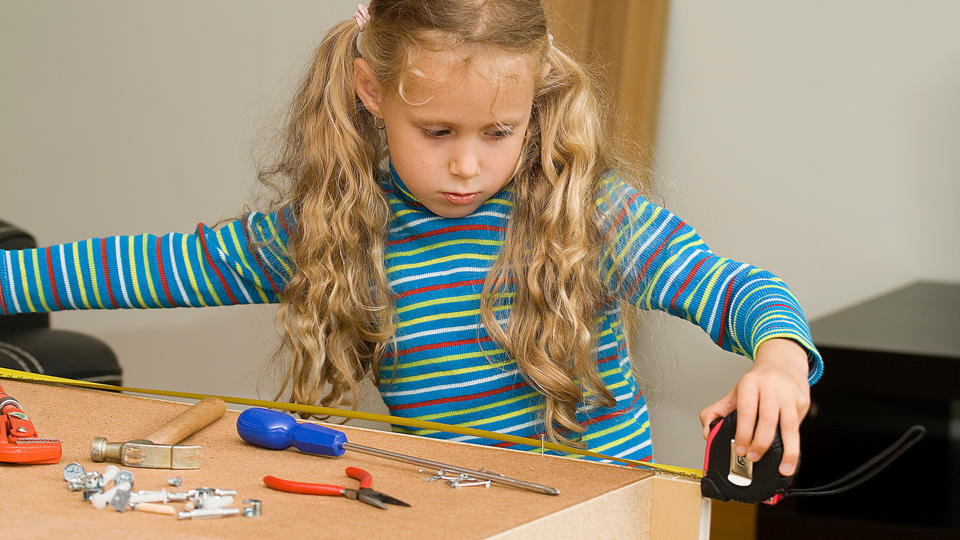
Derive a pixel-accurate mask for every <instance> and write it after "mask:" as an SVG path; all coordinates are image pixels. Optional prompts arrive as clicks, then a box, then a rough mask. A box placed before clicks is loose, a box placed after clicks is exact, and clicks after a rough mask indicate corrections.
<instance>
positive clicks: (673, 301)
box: [670, 255, 710, 309]
mask: <svg viewBox="0 0 960 540" xmlns="http://www.w3.org/2000/svg"><path fill="white" fill-rule="evenodd" d="M709 258H710V256H709V255H707V256H706V257H704V258H702V259H700V260H699V261H697V264H695V265H693V269H692V270H690V273H689V274H687V279H685V280H684V281H683V285H681V286H680V288H679V289H677V294H675V295H673V298H671V299H670V309H676V308H677V298H680V295H681V294H683V291H684V290H686V288H687V285H690V281H691V280H693V276H695V275H697V270H699V269H700V266H702V265H703V263H705V262H707V259H709Z"/></svg>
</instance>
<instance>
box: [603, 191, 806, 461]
mask: <svg viewBox="0 0 960 540" xmlns="http://www.w3.org/2000/svg"><path fill="white" fill-rule="evenodd" d="M604 188H605V189H604V190H603V192H602V195H601V197H600V199H599V200H598V207H599V210H600V212H601V216H604V217H603V218H602V219H603V221H604V222H606V223H605V224H606V226H607V230H608V231H609V232H610V234H611V236H612V238H611V241H610V242H609V243H608V246H607V248H606V250H605V251H604V253H603V254H602V257H601V272H602V274H601V278H602V279H603V280H604V281H605V282H606V283H607V284H608V286H609V287H610V288H611V290H613V291H615V292H616V293H617V294H618V295H619V296H620V298H623V299H625V300H627V301H629V302H631V303H632V304H634V305H636V306H638V307H640V308H641V309H658V310H662V311H666V312H668V313H670V314H672V315H675V316H677V317H682V318H684V319H686V320H688V321H690V322H692V323H694V324H696V325H698V326H699V327H701V328H702V329H703V330H704V331H705V332H706V333H707V334H709V336H710V338H711V339H712V340H713V341H714V343H716V344H717V345H718V346H720V347H722V348H723V349H726V350H728V351H731V352H734V353H737V354H741V355H743V356H746V357H748V358H751V359H753V360H754V364H753V366H752V367H751V369H750V370H749V371H748V372H747V373H746V374H744V375H743V377H741V378H740V380H739V381H738V383H737V385H736V387H734V388H733V389H732V390H731V391H730V392H729V393H728V394H727V395H726V396H724V397H723V398H722V399H720V400H719V401H717V402H716V403H714V404H712V405H710V406H709V407H707V408H705V409H704V410H703V411H702V412H701V414H700V418H701V422H702V423H703V427H704V433H705V434H706V433H707V429H708V426H709V424H710V422H711V421H712V420H713V419H715V418H718V417H721V416H725V415H726V414H728V413H729V412H731V411H732V410H734V409H736V410H737V424H738V426H737V435H736V446H737V449H738V451H741V455H747V456H748V458H749V459H752V460H756V459H759V458H760V457H761V456H762V455H763V454H764V452H766V450H767V449H768V448H769V447H770V444H771V443H772V440H773V436H774V433H775V432H776V428H777V424H778V422H779V424H780V431H781V437H782V439H783V443H784V459H783V460H782V462H781V467H780V472H781V473H782V474H785V475H790V474H792V473H793V470H794V469H795V467H796V462H797V460H798V458H799V426H800V421H801V420H802V419H803V417H804V416H805V415H806V412H807V409H808V407H809V402H810V397H809V392H810V391H809V385H810V384H813V383H815V382H817V380H819V379H820V376H821V374H822V373H823V360H822V359H821V358H820V354H819V352H817V349H816V347H815V346H814V345H813V341H812V339H811V336H810V330H809V327H808V326H807V322H806V318H805V317H804V315H803V310H802V309H801V308H800V304H799V302H798V301H797V299H796V298H795V297H794V296H793V294H792V293H791V292H790V289H789V288H788V287H787V285H786V284H785V283H784V282H783V280H781V279H780V278H779V277H777V276H775V275H774V274H772V273H770V272H768V271H766V270H762V269H760V268H756V267H754V266H751V265H749V264H745V263H740V262H736V261H733V260H730V259H725V258H723V257H719V256H717V255H715V254H714V253H713V252H712V251H710V248H709V247H708V246H707V245H706V244H705V243H704V242H703V240H702V239H701V238H700V236H699V235H698V234H697V233H696V231H695V230H694V229H693V228H692V227H691V226H690V225H688V224H687V223H685V222H684V221H683V220H681V219H680V218H678V217H677V216H675V215H674V214H672V213H670V212H669V211H667V210H666V209H664V208H662V207H660V206H657V205H655V204H653V203H651V202H649V201H648V200H646V199H645V198H644V197H643V196H642V195H641V194H640V193H639V192H637V191H636V190H635V189H633V188H632V187H630V186H628V185H627V184H625V183H624V182H622V181H621V180H619V179H618V178H616V177H610V178H608V179H607V180H606V183H605V184H604Z"/></svg>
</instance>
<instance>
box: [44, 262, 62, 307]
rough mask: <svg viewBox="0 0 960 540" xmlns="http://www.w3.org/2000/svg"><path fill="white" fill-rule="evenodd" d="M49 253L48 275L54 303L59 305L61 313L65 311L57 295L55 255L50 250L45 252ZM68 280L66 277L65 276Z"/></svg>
mask: <svg viewBox="0 0 960 540" xmlns="http://www.w3.org/2000/svg"><path fill="white" fill-rule="evenodd" d="M45 251H46V252H47V275H48V276H50V289H51V290H52V291H53V301H54V302H56V303H57V307H58V308H60V311H63V309H64V307H63V304H61V303H60V295H59V294H58V293H57V280H56V278H55V277H53V253H52V252H51V251H50V248H47V249H46V250H45ZM64 279H66V276H64Z"/></svg>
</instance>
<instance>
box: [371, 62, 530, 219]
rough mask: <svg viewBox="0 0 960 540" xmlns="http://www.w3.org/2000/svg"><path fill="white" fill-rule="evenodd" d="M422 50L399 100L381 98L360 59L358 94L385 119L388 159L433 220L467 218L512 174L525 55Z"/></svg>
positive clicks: (523, 119)
mask: <svg viewBox="0 0 960 540" xmlns="http://www.w3.org/2000/svg"><path fill="white" fill-rule="evenodd" d="M466 58H467V55H466V54H465V53H463V52H458V51H444V52H424V53H423V54H422V55H421V56H420V57H419V58H418V60H417V62H416V63H415V65H414V69H415V73H416V74H415V75H412V76H409V77H407V80H406V82H405V84H404V88H403V96H402V97H401V96H399V95H396V93H393V94H391V96H390V97H389V98H385V97H384V94H383V93H382V92H381V90H380V88H379V86H378V85H377V83H376V82H375V79H373V78H372V72H371V71H370V68H369V66H368V65H367V64H366V62H365V61H364V60H363V59H357V61H356V62H357V66H356V67H357V69H355V73H356V74H357V80H356V83H357V84H356V88H357V93H358V95H359V96H360V99H361V100H362V101H363V103H364V105H365V106H366V107H367V109H368V110H369V111H371V112H372V113H373V114H375V115H377V116H380V117H382V118H383V123H384V126H385V129H386V136H387V145H388V147H389V149H390V159H391V160H392V161H393V165H394V167H395V168H396V170H397V173H398V174H399V175H400V178H401V179H403V183H404V184H405V185H406V186H407V188H408V189H409V190H410V191H411V192H412V193H413V195H414V196H415V197H416V198H417V199H418V200H419V201H420V202H421V203H423V204H424V205H425V206H426V207H427V208H428V209H429V210H430V211H431V212H433V213H434V214H436V215H438V216H442V217H447V218H454V217H462V216H466V215H468V214H470V213H471V212H473V211H474V210H476V209H477V207H479V206H480V205H481V204H483V203H484V202H485V201H486V200H487V199H489V198H490V197H492V196H493V195H495V194H496V193H497V192H498V191H500V190H501V189H502V188H503V187H504V186H505V185H507V183H509V182H510V179H511V178H512V176H513V173H514V171H515V170H516V167H517V160H518V159H519V157H520V150H521V148H522V146H523V139H524V134H525V133H526V130H527V125H528V124H529V122H530V112H531V108H532V106H533V95H534V91H535V78H534V73H535V72H534V69H533V62H532V61H531V59H530V57H527V56H520V55H508V54H505V53H502V52H493V51H488V52H482V53H477V52H473V54H472V55H470V57H469V58H470V60H469V63H465V59H466Z"/></svg>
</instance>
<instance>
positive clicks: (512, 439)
mask: <svg viewBox="0 0 960 540" xmlns="http://www.w3.org/2000/svg"><path fill="white" fill-rule="evenodd" d="M0 378H2V379H13V380H20V381H31V382H42V383H54V384H64V385H68V386H79V387H82V388H95V389H98V390H112V391H118V392H134V393H137V394H150V395H156V396H168V397H178V398H187V399H203V398H206V397H217V398H220V399H222V400H224V401H226V402H227V403H235V404H237V405H251V406H254V407H266V408H268V409H284V410H288V411H296V412H305V413H310V414H317V415H327V416H341V417H344V418H355V419H358V420H370V421H373V422H385V423H387V424H396V425H399V426H407V427H414V428H420V429H432V430H436V431H444V432H447V433H456V434H458V435H468V436H471V437H483V438H487V439H493V440H496V441H503V442H509V443H514V444H522V445H525V446H533V447H543V448H544V449H549V450H557V451H559V452H566V453H568V454H577V455H581V456H589V457H592V458H597V459H607V460H610V461H615V462H617V463H623V464H625V465H631V466H634V467H643V468H646V469H654V470H658V471H663V472H670V473H675V474H682V475H685V476H692V477H694V478H698V479H699V478H702V477H703V471H701V470H698V469H690V468H687V467H677V466H675V465H664V464H661V463H648V462H646V461H637V460H634V459H624V458H619V457H613V456H607V455H604V454H598V453H596V452H591V451H589V450H581V449H579V448H574V447H572V446H567V445H563V444H557V443H554V442H547V441H540V440H538V439H531V438H529V437H517V436H516V435H507V434H505V433H496V432H493V431H485V430H482V429H475V428H468V427H462V426H455V425H451V424H442V423H440V422H430V421H428V420H417V419H415V418H402V417H399V416H391V415H388V414H377V413H367V412H360V411H353V410H348V409H336V408H333V407H319V406H316V405H300V404H297V403H284V402H282V401H266V400H260V399H249V398H239V397H232V396H218V395H215V394H196V393H193V392H177V391H174V390H154V389H151V388H133V387H128V386H114V385H112V384H103V383H95V382H89V381H78V380H76V379H67V378H64V377H54V376H51V375H41V374H39V373H29V372H27V371H18V370H15V369H8V368H0Z"/></svg>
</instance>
